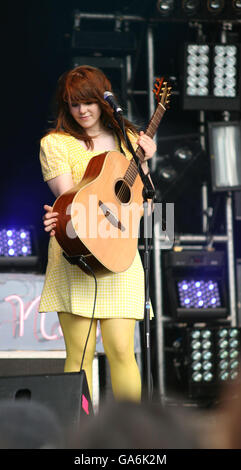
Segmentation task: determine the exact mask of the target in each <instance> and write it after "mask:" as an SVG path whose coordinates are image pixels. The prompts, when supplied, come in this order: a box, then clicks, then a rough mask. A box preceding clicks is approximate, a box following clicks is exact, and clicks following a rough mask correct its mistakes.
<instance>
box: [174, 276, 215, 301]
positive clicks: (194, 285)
mask: <svg viewBox="0 0 241 470" xmlns="http://www.w3.org/2000/svg"><path fill="white" fill-rule="evenodd" d="M177 287H178V294H179V303H180V307H185V308H210V307H211V308H216V307H221V298H220V293H219V286H218V282H216V281H212V280H208V281H206V280H198V281H197V280H189V281H187V280H183V281H178V282H177Z"/></svg>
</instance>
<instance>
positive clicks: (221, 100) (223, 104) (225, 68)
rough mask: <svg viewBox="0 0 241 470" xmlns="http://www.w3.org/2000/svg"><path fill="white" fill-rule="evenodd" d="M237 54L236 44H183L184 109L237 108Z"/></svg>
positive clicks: (238, 104)
mask: <svg viewBox="0 0 241 470" xmlns="http://www.w3.org/2000/svg"><path fill="white" fill-rule="evenodd" d="M239 55H240V46H239V45H238V44H214V43H213V44H186V45H185V47H184V74H183V77H184V78H183V107H184V109H203V110H227V111H228V110H233V111H234V110H237V111H239V110H240V72H239V65H238V64H239Z"/></svg>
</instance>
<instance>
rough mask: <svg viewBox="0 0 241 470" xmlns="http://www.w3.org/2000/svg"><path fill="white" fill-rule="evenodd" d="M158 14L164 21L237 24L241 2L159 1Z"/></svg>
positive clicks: (240, 11)
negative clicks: (228, 22) (229, 22)
mask: <svg viewBox="0 0 241 470" xmlns="http://www.w3.org/2000/svg"><path fill="white" fill-rule="evenodd" d="M156 8H157V14H158V16H159V17H160V19H161V20H162V21H189V20H190V19H192V20H195V21H199V22H217V21H227V20H228V21H231V22H237V21H238V20H239V18H240V16H241V2H240V0H158V1H157V3H156Z"/></svg>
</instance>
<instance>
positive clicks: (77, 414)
mask: <svg viewBox="0 0 241 470" xmlns="http://www.w3.org/2000/svg"><path fill="white" fill-rule="evenodd" d="M1 399H4V400H26V401H28V400H33V401H34V402H38V403H41V404H42V405H45V406H46V407H48V408H49V409H50V410H52V412H54V413H55V414H56V416H57V417H58V418H59V421H60V422H61V423H62V424H63V425H64V426H76V428H78V426H79V424H80V422H81V418H82V416H83V415H85V416H86V415H87V416H88V415H92V414H93V410H92V404H91V399H90V395H89V389H88V385H87V380H86V375H85V372H84V371H80V372H68V373H66V372H65V373H63V374H51V375H32V376H13V377H0V400H1Z"/></svg>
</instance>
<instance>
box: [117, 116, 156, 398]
mask: <svg viewBox="0 0 241 470" xmlns="http://www.w3.org/2000/svg"><path fill="white" fill-rule="evenodd" d="M114 117H115V119H116V121H117V122H118V124H119V126H120V128H121V130H122V133H123V135H124V138H125V141H126V145H127V148H128V150H129V151H130V152H131V154H132V155H133V158H134V160H135V163H136V166H137V169H138V172H139V175H140V177H141V180H142V182H143V191H142V196H143V207H144V262H143V264H144V279H145V303H144V344H145V372H146V387H147V399H148V401H151V398H152V380H151V377H152V375H151V336H150V307H151V304H150V249H149V244H148V235H149V234H148V227H149V224H148V217H149V215H148V206H149V203H148V200H149V201H150V200H152V201H153V200H154V198H155V189H154V188H153V186H152V184H151V182H150V180H149V178H148V175H145V173H144V171H143V170H142V168H141V165H140V160H139V158H138V157H137V156H136V153H135V151H134V149H133V146H132V144H131V142H130V139H129V137H128V135H127V134H126V132H125V128H124V125H123V120H122V115H121V113H120V112H116V111H114Z"/></svg>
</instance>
